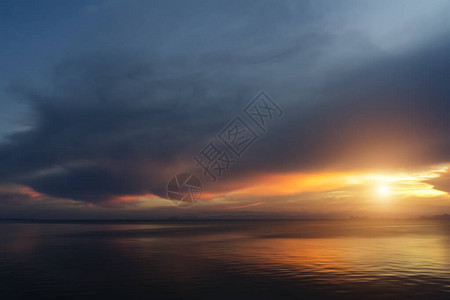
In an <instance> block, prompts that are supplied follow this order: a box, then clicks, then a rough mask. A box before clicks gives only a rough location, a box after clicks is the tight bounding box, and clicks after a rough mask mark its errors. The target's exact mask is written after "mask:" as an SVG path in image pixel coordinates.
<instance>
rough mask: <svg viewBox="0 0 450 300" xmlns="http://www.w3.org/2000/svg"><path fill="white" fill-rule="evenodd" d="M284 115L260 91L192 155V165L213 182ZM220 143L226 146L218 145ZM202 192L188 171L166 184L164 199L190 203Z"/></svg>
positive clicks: (187, 204)
mask: <svg viewBox="0 0 450 300" xmlns="http://www.w3.org/2000/svg"><path fill="white" fill-rule="evenodd" d="M283 114H284V111H283V110H282V109H281V107H280V106H279V105H278V104H277V103H276V102H275V101H274V100H272V99H271V98H270V97H269V96H268V95H267V94H266V93H265V92H260V93H259V94H258V95H257V96H256V97H255V98H254V99H253V100H252V101H251V102H250V103H249V104H248V105H247V106H246V107H245V108H244V110H243V114H240V115H238V116H236V117H235V118H234V119H233V120H232V121H231V122H230V123H228V125H227V126H226V127H225V128H224V129H223V130H222V131H220V132H219V133H218V134H217V136H216V138H214V139H212V140H211V141H210V142H209V143H208V144H207V145H206V146H204V147H203V148H202V150H200V152H199V153H198V154H197V155H196V156H194V157H193V159H194V161H195V166H196V167H198V168H200V169H201V170H202V175H203V177H207V178H209V180H211V181H212V182H216V181H217V180H218V178H219V177H221V176H223V175H224V173H225V172H227V171H229V170H230V167H231V166H232V165H233V164H235V163H236V161H237V160H238V159H240V158H241V157H242V155H243V154H244V152H246V151H247V150H248V149H249V148H250V147H251V146H252V145H253V143H255V142H256V141H257V140H258V139H259V138H260V136H261V135H262V134H264V133H266V132H267V130H268V126H270V124H271V123H272V122H274V121H275V120H276V119H279V118H280V117H281V116H282V115H283ZM247 119H248V120H250V121H251V122H249V121H248V120H247ZM258 132H259V133H258ZM222 144H223V145H224V146H225V147H221V145H222ZM201 192H202V185H201V182H200V180H199V179H198V178H197V177H196V176H195V175H193V174H191V173H179V174H177V175H175V176H173V177H172V178H171V179H170V181H169V183H168V185H167V198H168V199H170V200H172V202H173V203H174V204H175V205H177V206H180V207H191V206H193V205H194V204H195V203H196V202H197V201H198V200H199V199H200V196H201Z"/></svg>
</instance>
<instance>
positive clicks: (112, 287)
mask: <svg viewBox="0 0 450 300" xmlns="http://www.w3.org/2000/svg"><path fill="white" fill-rule="evenodd" d="M449 233H450V222H449V221H442V220H440V221H438V220H409V221H405V220H402V221H400V220H383V221H381V220H373V221H369V220H341V221H336V220H333V221H331V220H320V221H319V220H315V221H198V222H197V221H196V222H193V221H189V222H151V223H131V224H125V223H71V224H68V223H65V224H58V223H0V299H144V298H145V299H283V298H286V299H299V298H303V299H310V298H311V299H317V298H335V299H346V298H349V299H381V298H382V299H385V298H395V299H411V298H414V299H430V298H442V299H445V298H447V299H448V298H449V297H450V238H449V237H450V235H449Z"/></svg>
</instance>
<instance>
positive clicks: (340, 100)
mask: <svg viewBox="0 0 450 300" xmlns="http://www.w3.org/2000/svg"><path fill="white" fill-rule="evenodd" d="M268 3H269V2H263V3H262V4H258V5H249V6H244V7H243V6H241V5H240V4H238V3H237V2H236V3H234V4H233V5H232V6H231V8H229V9H223V10H222V8H223V7H222V6H220V5H219V6H215V5H212V6H207V7H205V8H203V9H200V11H195V12H194V11H190V12H189V11H183V10H181V8H180V7H177V10H176V11H174V14H177V13H179V14H180V17H181V19H182V21H183V22H185V23H183V24H181V25H180V24H178V25H176V24H173V23H170V22H162V20H161V18H160V17H159V18H158V17H156V16H155V19H152V21H151V22H150V23H151V25H152V26H153V27H151V28H150V29H149V30H150V31H149V33H148V34H149V36H150V37H153V38H154V41H156V42H154V43H155V44H152V43H144V42H142V44H141V43H137V42H136V40H131V39H136V38H138V37H142V36H143V33H144V32H145V30H143V29H142V28H140V27H139V28H138V30H137V33H136V35H135V36H133V37H127V36H128V34H127V33H129V32H131V31H132V30H133V29H135V28H136V26H137V25H136V22H138V20H143V17H144V12H146V11H147V10H146V9H144V8H148V7H147V6H146V5H145V4H139V5H137V4H134V5H133V6H132V7H131V8H130V9H129V10H126V11H124V12H120V10H113V11H112V12H111V11H108V10H107V9H106V11H107V12H106V13H105V12H103V11H102V12H98V13H97V14H100V13H104V14H106V17H105V18H106V21H105V24H109V22H111V20H110V18H112V16H117V15H118V14H119V15H120V14H121V13H122V14H123V15H124V16H127V15H129V14H130V15H134V14H136V19H135V20H134V19H130V18H125V19H126V20H127V21H125V22H124V24H114V26H115V27H114V28H116V27H120V32H119V33H117V35H115V36H112V37H110V39H108V40H107V42H105V41H103V40H102V39H100V41H98V42H95V41H92V40H90V38H89V37H88V38H87V40H89V42H88V43H87V44H88V46H84V45H83V46H82V47H81V48H82V49H79V52H80V53H84V52H86V51H85V50H86V49H89V50H92V49H94V50H95V51H90V52H91V53H92V54H89V55H86V54H78V55H75V56H74V57H75V58H74V57H72V58H68V59H66V60H65V61H64V62H62V63H60V64H58V65H57V66H56V67H55V68H54V71H53V76H52V77H51V78H50V82H49V88H47V87H45V88H42V89H31V88H29V87H28V86H24V85H16V86H15V87H14V88H13V90H14V91H15V93H16V94H20V95H21V96H22V97H24V98H25V99H26V101H27V103H28V105H29V107H30V109H31V112H32V114H33V118H32V122H33V123H32V126H31V128H29V129H28V130H25V131H22V132H20V133H15V134H12V135H11V136H9V139H8V140H7V141H6V142H5V143H3V144H2V145H1V147H0V164H1V166H2V167H1V168H0V182H1V183H2V184H19V185H24V186H27V187H30V188H32V189H34V190H35V191H37V192H39V193H42V194H45V195H47V196H49V197H57V198H67V199H73V200H78V201H84V202H92V203H98V204H100V203H105V202H108V201H111V200H112V199H117V198H120V197H124V196H128V195H137V196H139V195H147V194H154V195H157V196H161V197H164V196H165V187H166V184H167V181H168V179H169V178H170V177H171V176H172V175H174V174H175V173H177V172H179V171H188V170H191V171H194V170H196V169H195V167H194V163H193V160H192V156H193V155H195V154H197V153H198V152H199V150H201V148H202V147H203V146H204V145H205V144H206V143H207V142H208V141H209V140H210V139H212V138H214V137H215V136H216V135H217V133H218V132H220V130H221V129H222V128H223V126H224V125H225V124H227V123H228V122H229V121H230V120H231V119H232V118H233V117H234V116H236V115H238V114H239V113H241V111H242V108H243V107H244V106H245V105H246V104H247V103H248V102H249V101H250V100H251V99H252V98H253V97H254V96H255V95H256V93H257V92H258V91H259V90H265V91H267V92H268V93H269V94H270V95H271V96H272V97H273V98H274V99H275V100H276V101H277V102H278V103H280V105H282V106H283V107H284V109H285V111H286V114H285V116H284V117H283V119H281V120H280V121H279V122H277V123H276V124H274V125H273V127H271V128H270V130H269V132H268V133H267V134H265V135H264V136H262V138H261V139H260V140H259V141H258V142H257V143H256V144H255V145H254V146H253V147H252V148H251V149H250V150H249V151H248V152H247V153H246V154H245V156H244V158H242V159H241V160H239V161H238V162H237V164H236V165H235V166H233V168H232V170H231V171H230V172H229V174H227V176H226V177H224V178H223V180H222V181H221V182H220V183H218V186H213V185H209V184H207V183H206V182H205V185H206V186H205V189H206V190H207V191H208V190H211V191H220V192H227V190H230V189H235V188H238V187H242V185H245V184H248V183H250V182H251V181H252V178H256V176H258V175H259V174H271V173H276V174H280V173H289V172H293V171H296V172H301V171H304V172H308V171H312V170H322V169H338V170H340V169H361V168H364V169H377V168H378V169H379V168H384V169H386V168H417V167H418V166H420V165H427V164H432V163H440V162H444V161H448V160H449V157H448V153H449V151H448V150H449V143H448V138H447V132H448V131H449V129H450V126H449V123H448V120H449V115H448V114H449V111H450V110H449V109H448V95H449V93H448V92H449V87H448V84H447V79H448V78H449V75H450V74H449V70H450V68H449V67H450V66H449V64H450V55H449V54H448V53H450V51H449V50H450V44H449V40H448V38H442V37H441V36H439V38H436V39H433V40H428V41H424V39H423V38H416V39H414V40H415V41H417V40H420V43H419V42H417V43H416V44H414V45H415V47H414V48H412V49H410V48H408V49H407V50H404V51H405V52H402V53H401V55H400V54H399V53H396V52H395V51H392V49H394V48H395V47H394V48H392V47H391V48H389V49H388V50H389V51H388V50H386V48H385V47H382V46H383V45H384V46H385V45H386V43H387V42H386V41H388V39H386V38H385V37H384V35H383V34H380V31H376V30H375V31H374V30H372V29H373V28H372V27H371V26H369V25H370V24H369V25H368V27H370V28H372V29H371V30H367V32H358V31H357V30H349V29H348V28H355V27H354V26H351V25H355V24H354V23H352V22H351V21H349V20H351V18H349V16H350V15H351V14H352V13H353V12H354V11H353V8H348V7H347V8H345V7H344V8H342V7H340V9H342V10H343V12H342V11H341V13H340V14H338V16H340V17H345V18H344V19H343V20H345V21H342V22H343V23H345V24H344V25H345V26H344V25H342V24H340V22H339V21H335V22H337V23H333V24H335V25H336V26H335V27H333V28H334V29H330V26H329V25H330V24H328V22H329V21H327V20H333V18H332V16H334V17H336V16H335V15H334V13H333V12H331V10H328V9H326V8H324V7H321V6H320V5H319V6H318V7H317V6H315V5H313V4H308V3H306V2H305V3H303V4H302V5H300V6H296V5H294V4H285V5H276V6H274V7H273V9H272V6H270V8H271V9H270V10H268V6H269V4H270V3H269V4H268ZM140 5H143V6H144V7H143V9H142V10H143V12H140V13H139V12H137V11H136V9H137V8H139V7H140ZM180 5H181V3H180ZM162 6H163V7H160V8H159V9H160V10H163V11H167V10H170V9H173V8H174V4H170V5H168V6H167V7H166V6H165V5H162ZM250 12H256V14H254V15H251V16H250V14H249V13H250ZM258 13H260V14H258ZM108 14H109V15H108ZM211 14H212V17H211ZM330 16H331V17H330ZM212 18H217V19H218V20H219V21H220V20H228V21H227V22H226V23H225V24H224V25H223V26H218V25H217V27H215V28H217V31H216V30H212V29H211V28H208V27H207V26H205V25H208V24H216V23H214V22H213V21H214V20H212ZM150 19H151V18H150ZM337 19H339V18H337ZM334 20H336V19H334ZM157 21H161V32H159V31H158V26H156V27H155V24H156V25H159V24H158V23H157ZM146 28H147V27H146ZM104 30H105V29H104V27H103V26H99V28H96V30H93V32H92V34H95V36H102V35H101V34H102V32H103V31H104ZM383 32H384V31H383ZM163 33H164V34H169V33H170V34H171V35H170V36H168V37H167V38H166V37H165V36H164V34H163ZM374 35H375V36H377V37H378V38H379V39H375V41H374V39H373V36H374ZM183 36H187V37H188V38H186V39H182V37H183ZM381 37H383V38H381ZM116 39H117V40H118V41H119V42H120V46H118V47H116V48H114V47H113V46H112V44H114V43H113V41H115V40H116ZM376 41H382V43H381V42H380V43H381V44H382V45H380V44H379V43H377V42H376ZM144 44H145V45H144ZM124 45H129V46H130V45H133V46H136V47H137V48H138V47H142V48H143V49H148V48H150V49H152V51H150V52H149V53H145V51H144V50H136V51H124V49H123V47H124ZM110 47H112V49H109V48H110ZM130 47H131V46H130ZM158 49H159V50H158ZM161 49H162V50H161ZM395 49H397V48H395ZM402 49H404V48H402Z"/></svg>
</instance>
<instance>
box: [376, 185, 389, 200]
mask: <svg viewBox="0 0 450 300" xmlns="http://www.w3.org/2000/svg"><path fill="white" fill-rule="evenodd" d="M377 191H378V195H379V196H381V197H386V196H389V194H390V193H391V190H390V188H389V185H387V184H385V183H383V184H380V185H379V186H378V187H377Z"/></svg>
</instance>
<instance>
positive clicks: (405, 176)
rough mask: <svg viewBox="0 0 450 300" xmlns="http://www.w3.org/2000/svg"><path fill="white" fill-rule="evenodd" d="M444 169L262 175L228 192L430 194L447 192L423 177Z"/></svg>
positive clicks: (442, 171) (436, 194) (251, 193)
mask: <svg viewBox="0 0 450 300" xmlns="http://www.w3.org/2000/svg"><path fill="white" fill-rule="evenodd" d="M447 169H448V167H447V166H444V167H442V166H439V167H434V168H430V169H428V170H423V171H414V172H403V173H389V172H388V171H387V172H377V173H375V172H370V171H369V172H364V171H354V172H315V173H309V174H307V173H289V174H266V175H262V176H258V178H256V180H255V179H254V180H252V181H251V182H249V184H248V185H247V186H246V187H245V188H240V189H236V190H234V191H232V192H235V193H238V194H250V195H258V196H280V195H294V194H301V193H328V192H333V191H347V195H351V194H353V195H354V196H365V195H364V192H363V194H361V191H364V189H365V187H367V189H365V191H367V193H369V190H370V189H372V191H373V189H375V194H377V196H378V197H382V198H386V197H388V196H399V197H401V196H415V197H434V196H442V195H448V194H447V193H446V192H444V191H440V190H437V189H434V187H433V185H431V184H429V183H428V182H427V180H429V179H433V178H437V177H439V176H441V175H442V174H443V173H445V172H447ZM358 187H361V188H358ZM372 195H373V192H372ZM366 196H367V194H366Z"/></svg>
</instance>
